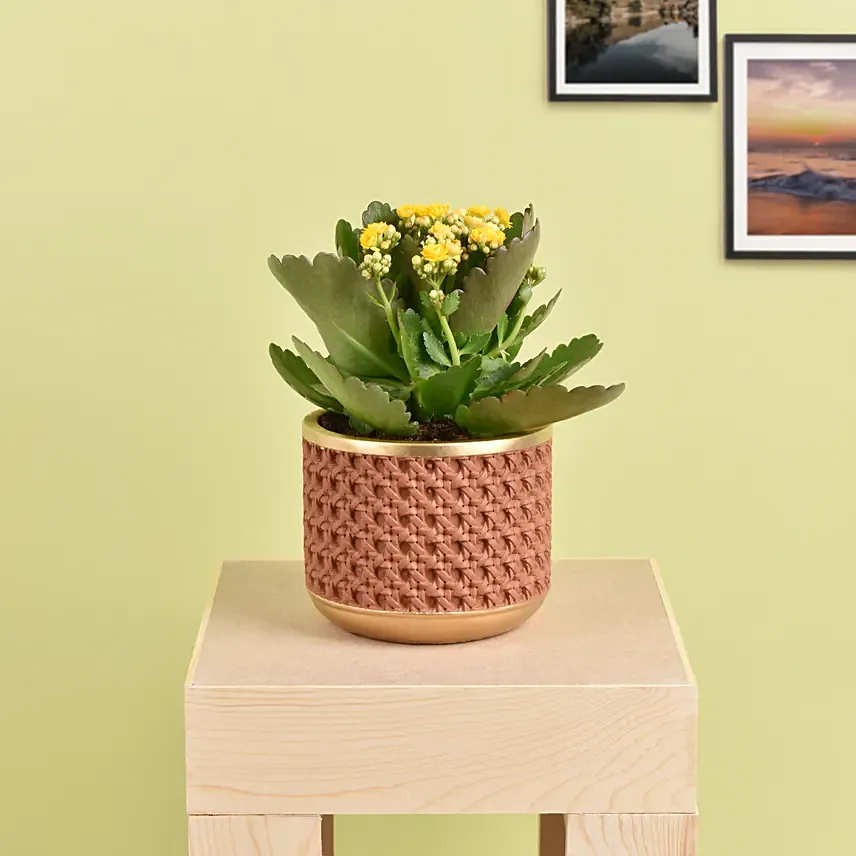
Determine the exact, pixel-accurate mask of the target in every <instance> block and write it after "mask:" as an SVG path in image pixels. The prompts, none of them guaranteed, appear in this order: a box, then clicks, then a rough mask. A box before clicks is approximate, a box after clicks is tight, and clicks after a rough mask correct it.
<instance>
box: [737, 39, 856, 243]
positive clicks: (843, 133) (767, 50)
mask: <svg viewBox="0 0 856 856" xmlns="http://www.w3.org/2000/svg"><path fill="white" fill-rule="evenodd" d="M724 57H725V78H724V81H725V117H724V118H725V136H724V144H725V159H724V166H725V218H724V226H725V256H726V258H729V259H738V258H745V259H794V258H801V259H815V258H825V259H856V35H790V34H761V35H748V34H746V35H744V34H734V35H727V36H726V37H725V52H724Z"/></svg>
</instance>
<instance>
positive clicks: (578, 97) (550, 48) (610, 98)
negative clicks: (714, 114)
mask: <svg viewBox="0 0 856 856" xmlns="http://www.w3.org/2000/svg"><path fill="white" fill-rule="evenodd" d="M700 2H704V3H705V5H706V6H707V9H708V20H709V22H710V28H709V29H710V32H709V33H708V34H707V35H708V38H707V41H708V65H709V67H710V75H709V91H707V92H702V93H698V92H688V93H687V94H679V93H675V94H663V93H656V92H644V91H639V92H633V91H630V90H632V88H633V87H643V86H646V85H648V86H650V85H651V84H632V83H628V84H626V86H627V87H628V92H627V93H621V94H616V93H614V92H609V93H606V92H605V93H603V94H599V93H592V92H579V93H569V92H559V91H558V86H557V71H558V68H557V64H558V50H557V48H558V37H559V34H558V29H557V27H556V18H557V6H558V4H559V3H561V4H563V5H564V4H565V0H548V2H547V57H548V60H547V98H548V100H549V101H552V102H568V101H603V102H629V101H638V102H649V103H655V102H656V103H663V102H668V103H671V102H682V103H692V102H695V103H715V102H717V101H718V100H719V61H718V44H719V37H718V34H717V26H718V25H717V2H718V0H700ZM695 85H696V84H686V86H687V88H688V89H689V88H690V87H692V86H695Z"/></svg>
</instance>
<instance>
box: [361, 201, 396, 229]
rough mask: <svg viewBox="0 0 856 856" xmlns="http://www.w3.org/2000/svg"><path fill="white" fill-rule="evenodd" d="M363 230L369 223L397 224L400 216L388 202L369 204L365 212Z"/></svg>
mask: <svg viewBox="0 0 856 856" xmlns="http://www.w3.org/2000/svg"><path fill="white" fill-rule="evenodd" d="M362 222H363V228H365V227H366V226H368V225H369V223H397V222H398V215H397V214H396V213H395V211H393V210H392V208H391V207H390V206H389V204H388V203H386V202H369V205H368V208H366V210H365V211H363V217H362Z"/></svg>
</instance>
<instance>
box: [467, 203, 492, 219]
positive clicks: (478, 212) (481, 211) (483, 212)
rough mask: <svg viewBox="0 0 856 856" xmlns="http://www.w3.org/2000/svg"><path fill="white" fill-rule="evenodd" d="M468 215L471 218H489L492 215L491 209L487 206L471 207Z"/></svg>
mask: <svg viewBox="0 0 856 856" xmlns="http://www.w3.org/2000/svg"><path fill="white" fill-rule="evenodd" d="M467 214H469V215H470V217H487V215H488V214H490V208H488V207H487V205H471V206H470V207H469V208H467Z"/></svg>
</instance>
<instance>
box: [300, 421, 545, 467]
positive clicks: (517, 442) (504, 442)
mask: <svg viewBox="0 0 856 856" xmlns="http://www.w3.org/2000/svg"><path fill="white" fill-rule="evenodd" d="M322 413H324V411H323V410H315V411H313V412H312V413H310V414H308V415H307V416H306V418H305V419H304V420H303V439H304V440H308V441H309V442H310V443H314V444H315V445H316V446H321V447H323V448H325V449H335V450H336V451H339V452H353V453H355V454H360V455H385V456H388V457H403V458H460V457H464V456H467V455H495V454H501V453H503V452H515V451H517V450H518V449H529V448H531V447H532V446H539V445H540V444H541V443H546V442H547V441H548V440H550V439H552V436H553V426H552V425H547V426H546V427H544V428H538V429H537V430H535V431H531V432H529V433H528V434H513V435H510V436H507V437H496V438H494V439H491V440H461V441H458V442H453V443H435V442H429V441H422V442H417V441H413V440H371V439H367V438H363V437H350V436H347V435H345V434H336V433H334V432H333V431H328V430H327V429H326V428H322V427H321V425H319V424H318V419H319V418H320V416H321V414H322Z"/></svg>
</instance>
